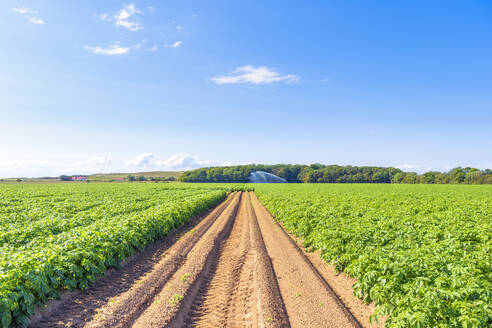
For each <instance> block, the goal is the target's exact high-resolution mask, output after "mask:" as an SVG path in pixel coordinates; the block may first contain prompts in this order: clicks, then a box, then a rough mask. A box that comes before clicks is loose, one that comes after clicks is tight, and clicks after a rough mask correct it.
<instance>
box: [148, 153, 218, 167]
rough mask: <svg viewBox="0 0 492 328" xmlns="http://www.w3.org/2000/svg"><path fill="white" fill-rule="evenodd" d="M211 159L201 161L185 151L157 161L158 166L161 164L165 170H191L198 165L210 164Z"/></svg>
mask: <svg viewBox="0 0 492 328" xmlns="http://www.w3.org/2000/svg"><path fill="white" fill-rule="evenodd" d="M212 164H213V162H212V161H202V160H199V159H198V158H197V157H196V156H193V155H190V154H187V153H178V154H175V155H173V156H171V157H170V158H169V159H167V160H165V161H159V162H157V165H158V166H161V167H162V168H164V169H167V170H192V169H196V168H199V167H204V166H209V165H212Z"/></svg>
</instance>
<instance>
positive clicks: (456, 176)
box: [449, 167, 466, 183]
mask: <svg viewBox="0 0 492 328" xmlns="http://www.w3.org/2000/svg"><path fill="white" fill-rule="evenodd" d="M465 175H466V173H465V171H464V170H463V168H461V167H455V168H454V169H452V170H451V171H449V176H450V181H451V183H463V182H464V181H465Z"/></svg>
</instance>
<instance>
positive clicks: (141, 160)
mask: <svg viewBox="0 0 492 328" xmlns="http://www.w3.org/2000/svg"><path fill="white" fill-rule="evenodd" d="M153 158H154V154H152V153H142V154H139V155H137V156H135V157H134V158H132V159H130V160H128V161H126V166H138V167H141V166H148V165H150V161H151V160H152V159H153Z"/></svg>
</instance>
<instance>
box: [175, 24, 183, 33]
mask: <svg viewBox="0 0 492 328" xmlns="http://www.w3.org/2000/svg"><path fill="white" fill-rule="evenodd" d="M184 30H185V27H184V26H183V25H177V26H176V31H178V32H184Z"/></svg>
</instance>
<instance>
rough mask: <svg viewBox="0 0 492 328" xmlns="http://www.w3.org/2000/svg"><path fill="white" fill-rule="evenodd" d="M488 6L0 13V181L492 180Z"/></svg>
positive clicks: (6, 9)
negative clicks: (197, 170)
mask: <svg viewBox="0 0 492 328" xmlns="http://www.w3.org/2000/svg"><path fill="white" fill-rule="evenodd" d="M491 22H492V2H490V1H441V2H439V1H308V2H306V1H227V0H224V1H186V0H181V1H144V0H142V1H130V2H122V1H113V0H108V1H62V0H59V1H55V0H53V1H39V0H36V1H34V0H25V1H12V0H5V1H2V2H1V3H0V28H1V31H2V32H1V33H0V117H1V128H0V140H1V143H0V145H1V151H0V177H9V176H40V175H58V174H62V173H91V172H122V171H124V172H132V171H135V172H136V171H142V170H149V169H151V170H157V169H159V170H179V169H188V168H194V167H199V166H204V165H225V164H241V163H252V162H254V163H266V164H268V163H307V164H308V163H313V162H319V163H326V164H342V165H346V164H351V165H381V166H398V167H401V168H403V169H404V170H410V171H419V172H421V171H424V170H429V169H437V170H448V169H449V168H451V167H454V166H458V165H461V166H474V167H479V168H486V167H489V168H490V167H492V151H491V149H492V128H491V126H492V24H491Z"/></svg>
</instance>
